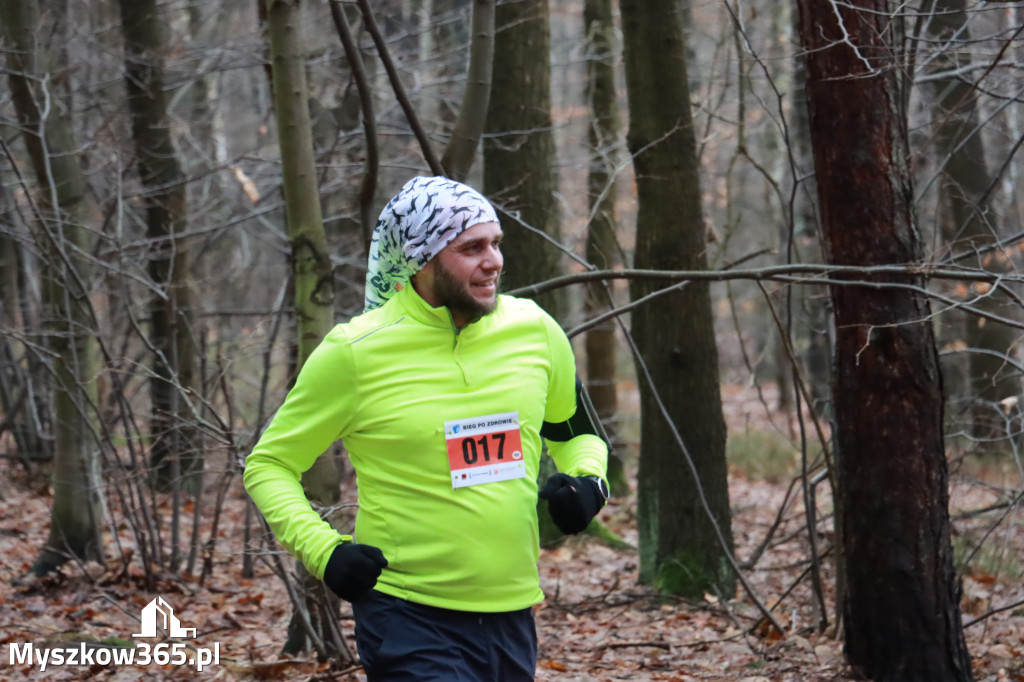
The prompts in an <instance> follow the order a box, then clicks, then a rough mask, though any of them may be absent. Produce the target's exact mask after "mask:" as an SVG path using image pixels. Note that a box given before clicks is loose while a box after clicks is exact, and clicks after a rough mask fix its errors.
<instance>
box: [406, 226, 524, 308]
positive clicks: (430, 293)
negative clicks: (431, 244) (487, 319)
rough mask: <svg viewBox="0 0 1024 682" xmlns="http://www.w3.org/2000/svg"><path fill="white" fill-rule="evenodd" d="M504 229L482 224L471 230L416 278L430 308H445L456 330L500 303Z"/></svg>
mask: <svg viewBox="0 0 1024 682" xmlns="http://www.w3.org/2000/svg"><path fill="white" fill-rule="evenodd" d="M501 238H502V232H501V227H500V226H499V225H498V223H479V224H477V225H474V226H473V227H471V228H469V229H468V230H466V231H465V232H463V233H462V234H460V235H459V236H458V237H456V238H455V240H454V241H453V242H452V243H451V244H449V245H448V246H446V247H445V248H444V249H443V250H442V251H441V253H439V254H438V255H437V256H436V257H435V258H434V259H433V260H431V261H430V262H429V263H427V264H426V265H425V266H424V267H423V269H422V270H421V271H420V272H419V273H417V275H416V277H415V278H414V279H413V284H414V286H415V287H416V290H417V291H418V292H419V294H420V296H422V297H423V300H425V301H426V302H427V303H429V304H430V305H432V306H434V307H437V306H446V307H447V308H448V309H449V310H450V311H451V313H452V321H453V322H454V323H455V326H456V327H459V328H461V327H463V326H465V325H466V324H468V323H470V322H472V321H474V320H476V319H479V318H480V317H482V316H484V315H487V314H489V313H492V312H494V308H495V306H497V304H498V277H499V275H501V266H502V264H503V263H504V260H503V259H502V256H501Z"/></svg>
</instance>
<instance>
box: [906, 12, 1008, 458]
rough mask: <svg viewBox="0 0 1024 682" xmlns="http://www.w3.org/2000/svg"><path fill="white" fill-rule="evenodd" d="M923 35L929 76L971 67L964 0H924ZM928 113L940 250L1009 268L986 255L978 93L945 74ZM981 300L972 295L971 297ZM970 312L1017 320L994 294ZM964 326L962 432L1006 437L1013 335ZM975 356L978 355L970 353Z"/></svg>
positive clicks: (992, 234)
mask: <svg viewBox="0 0 1024 682" xmlns="http://www.w3.org/2000/svg"><path fill="white" fill-rule="evenodd" d="M923 9H924V11H926V12H928V13H929V14H930V15H931V16H930V17H929V18H928V19H927V26H928V33H929V35H930V36H931V37H932V38H933V39H935V40H937V41H939V48H938V49H939V50H940V51H939V53H938V55H937V56H936V58H935V59H934V60H932V62H931V63H932V70H933V71H936V72H946V73H953V72H955V71H956V70H958V69H962V68H964V67H966V66H969V65H970V61H971V57H970V52H969V46H970V42H971V34H970V28H969V26H968V23H967V8H966V3H965V2H964V0H929V2H928V3H926V5H925V7H924V8H923ZM932 92H933V94H934V97H935V104H936V106H934V107H932V120H933V122H934V124H935V135H934V138H933V139H934V141H935V152H936V154H935V157H936V158H937V159H938V160H939V163H940V164H941V168H940V170H939V173H940V183H941V184H940V186H939V201H940V210H941V211H942V216H941V218H940V220H939V224H940V225H941V229H942V236H943V238H944V241H945V242H946V245H947V248H948V249H949V250H950V252H951V253H954V254H964V253H966V254H972V255H969V256H967V257H966V258H962V259H961V260H960V261H959V262H960V263H961V264H962V265H965V266H968V267H977V268H982V269H984V270H988V271H989V272H999V273H1006V272H1009V271H1010V270H1011V269H1012V267H1013V266H1012V264H1011V262H1010V257H1009V254H1007V252H1006V251H1005V250H1004V249H997V250H995V251H993V250H990V249H987V248H986V247H988V246H990V245H991V244H993V243H994V242H996V241H997V240H998V239H999V236H1000V235H999V217H998V215H997V214H996V212H995V211H994V210H993V206H992V201H991V194H990V192H989V190H988V187H989V185H990V183H991V182H992V176H991V174H990V173H989V171H988V164H987V163H986V160H985V146H984V142H983V141H982V138H981V126H980V123H979V117H978V103H977V91H976V90H975V88H974V84H973V83H971V82H969V81H967V80H965V79H964V77H963V76H958V75H948V76H946V77H943V78H939V79H937V80H935V82H934V84H933V87H932ZM979 293H983V292H981V291H978V290H977V289H975V290H973V291H971V292H970V295H971V296H974V295H977V294H979ZM976 305H977V307H978V308H980V309H982V310H985V311H988V312H992V313H995V314H997V315H1000V316H1002V317H1011V318H1013V317H1016V316H1017V305H1016V303H1015V302H1014V301H1013V300H1012V299H1010V297H1008V296H1007V295H1006V294H1005V293H1003V292H999V291H996V292H993V293H992V294H990V295H988V296H985V297H983V298H981V299H980V300H978V301H977V303H976ZM956 317H959V318H960V321H961V323H962V324H963V332H964V341H965V342H966V345H967V348H968V353H970V355H969V356H968V361H967V377H968V381H967V386H966V396H965V398H966V399H967V400H969V401H970V409H969V410H967V411H966V414H968V415H969V419H970V423H969V424H968V425H966V426H965V430H967V431H968V432H970V433H971V434H972V435H973V436H975V437H976V438H979V439H982V440H990V439H993V438H996V439H1000V438H1005V437H1006V436H1007V435H1008V434H1007V433H1006V423H1005V419H1004V417H1003V414H1002V409H1001V407H1000V406H999V404H998V403H999V401H1000V400H1002V399H1003V398H1006V397H1009V396H1015V395H1017V394H1018V393H1019V392H1020V378H1019V377H1018V375H1017V370H1015V369H1013V367H1012V366H1010V365H1009V364H1008V363H1007V362H1006V360H1005V358H1006V357H1008V356H1010V357H1012V354H1013V346H1014V345H1015V344H1016V342H1017V338H1016V337H1017V334H1016V332H1015V330H1014V329H1013V328H1011V327H1007V326H1006V325H1002V324H999V323H998V322H993V321H991V320H984V319H981V318H979V317H976V316H973V315H971V316H956ZM977 351H980V352H977Z"/></svg>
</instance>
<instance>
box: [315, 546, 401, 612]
mask: <svg viewBox="0 0 1024 682" xmlns="http://www.w3.org/2000/svg"><path fill="white" fill-rule="evenodd" d="M387 565H388V560H387V559H385V558H384V552H382V551H380V549H378V548H377V547H374V546H373V545H360V544H356V543H353V542H346V543H344V544H341V545H338V546H337V547H335V548H334V551H333V552H332V553H331V558H330V559H328V560H327V568H325V569H324V584H325V585H327V587H329V588H331V591H332V592H334V594H336V595H338V596H339V597H341V598H342V599H344V600H345V601H352V600H354V599H359V598H360V597H362V596H363V595H365V594H366V593H367V592H369V591H370V589H371V588H372V587H373V586H374V585H376V584H377V578H378V577H379V576H380V572H381V570H382V569H383V568H384V567H385V566H387Z"/></svg>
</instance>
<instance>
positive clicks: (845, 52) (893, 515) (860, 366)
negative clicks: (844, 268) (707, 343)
mask: <svg viewBox="0 0 1024 682" xmlns="http://www.w3.org/2000/svg"><path fill="white" fill-rule="evenodd" d="M891 10H892V8H891V7H890V6H889V4H888V3H887V2H885V1H884V0H856V1H855V2H852V3H848V4H845V5H842V6H839V5H832V4H830V3H820V2H816V1H815V0H800V2H799V11H800V35H801V38H802V41H803V45H804V48H805V49H806V51H807V62H808V77H807V88H808V101H809V109H810V127H811V140H812V145H813V148H814V167H815V171H816V173H817V183H818V196H819V202H820V205H821V213H822V222H823V225H824V231H825V241H826V252H827V254H826V255H827V257H828V259H829V262H830V263H833V264H837V265H861V266H863V265H881V264H886V263H913V262H917V261H918V260H919V259H920V257H921V247H920V243H919V239H918V234H917V230H916V227H915V225H914V220H913V215H912V212H911V200H912V193H911V187H910V174H909V168H908V161H907V157H908V143H907V129H906V119H905V111H904V97H903V91H902V87H906V84H904V83H901V82H900V81H899V80H898V78H899V74H900V70H899V69H898V68H897V65H898V64H899V63H900V62H898V61H897V59H898V55H895V54H894V51H895V50H897V49H898V48H899V46H900V43H899V40H900V28H901V27H900V25H899V19H897V18H894V17H893V15H892V13H891ZM879 281H884V280H883V279H882V278H879ZM901 282H902V283H904V284H911V285H917V286H923V284H924V283H923V282H922V281H921V280H920V278H912V277H906V278H903V279H902V280H901ZM832 300H833V305H834V309H835V321H836V330H837V331H836V351H835V368H834V375H833V382H834V387H833V400H834V402H835V416H836V431H835V439H836V451H837V457H838V467H837V470H838V479H839V503H840V505H841V507H842V509H843V510H844V513H843V516H842V543H843V550H844V560H845V567H846V573H845V575H846V592H845V595H844V599H843V603H842V610H843V615H844V618H845V652H846V657H847V661H848V662H849V663H850V665H851V666H853V667H854V668H855V669H857V670H858V671H860V672H861V673H863V674H864V675H866V676H867V677H868V678H870V679H872V680H876V681H888V680H894V681H896V680H898V681H900V682H904V681H906V682H916V681H920V682H925V681H928V682H940V681H943V680H970V679H971V667H970V658H969V656H968V654H967V647H966V644H965V642H964V637H963V629H962V626H961V623H960V612H959V588H958V584H957V581H956V576H955V573H954V570H953V555H952V549H951V546H950V537H949V534H950V524H949V515H948V509H947V506H948V492H947V484H948V481H947V470H946V459H945V452H944V449H943V428H942V413H943V393H942V379H941V376H940V373H939V365H938V354H937V352H936V348H935V339H934V335H933V331H932V323H931V311H930V310H929V306H928V302H927V299H926V298H925V297H924V296H922V295H921V294H919V293H918V292H915V291H912V290H910V289H906V288H900V289H897V288H891V287H890V288H881V287H851V286H836V287H833V288H832Z"/></svg>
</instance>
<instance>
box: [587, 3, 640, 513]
mask: <svg viewBox="0 0 1024 682" xmlns="http://www.w3.org/2000/svg"><path fill="white" fill-rule="evenodd" d="M583 31H584V35H585V36H586V40H587V86H586V88H587V91H586V96H587V106H588V108H589V111H590V127H589V130H588V133H589V134H588V139H587V142H588V145H589V147H590V152H589V153H590V167H589V170H588V173H587V205H588V208H589V209H590V216H591V218H590V222H589V224H588V225H587V246H586V252H587V262H588V263H590V264H591V265H593V266H594V267H595V268H597V269H598V270H610V269H612V268H614V267H615V266H616V265H617V264H620V263H621V262H622V259H621V258H620V255H621V248H620V246H619V242H618V239H617V238H616V234H615V233H616V229H617V228H618V218H617V217H616V215H615V201H616V187H615V175H616V169H615V166H616V160H615V158H614V154H615V148H616V144H617V141H618V133H619V131H618V127H619V116H618V108H617V106H616V102H615V98H616V91H615V52H616V50H615V47H616V44H615V42H616V41H615V25H614V23H613V20H612V3H611V0H586V2H585V3H584V5H583ZM583 305H584V312H585V314H586V317H587V319H593V318H595V317H598V316H599V315H601V314H603V313H606V312H608V311H609V310H611V309H612V308H613V307H614V299H613V297H612V285H611V283H605V282H594V283H592V284H590V285H589V286H588V287H587V292H586V298H585V300H584V303H583ZM616 326H617V325H616V322H615V321H614V320H608V321H606V322H603V323H601V324H600V325H598V326H597V327H594V328H593V329H591V330H590V331H588V332H587V337H586V350H587V391H588V392H589V393H590V398H591V400H592V401H593V403H594V409H595V410H596V411H597V415H598V417H600V419H601V423H602V424H604V427H605V430H606V431H607V432H608V437H609V438H610V439H611V440H612V443H613V444H618V438H617V435H616V431H617V429H616V424H615V420H616V417H617V413H618V395H617V391H616V376H615V367H616V361H615V353H616V344H615V329H616ZM608 481H609V484H610V485H611V487H612V489H613V491H614V493H615V494H616V495H623V494H626V493H627V492H628V491H629V482H628V481H627V480H626V473H625V470H624V468H623V466H622V460H621V459H620V458H619V457H617V456H615V455H614V454H613V455H612V456H611V457H610V458H609V460H608Z"/></svg>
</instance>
